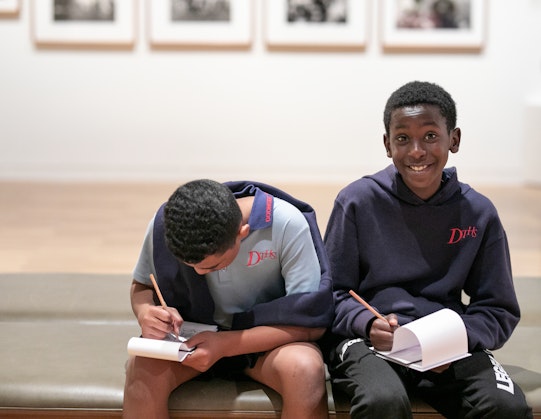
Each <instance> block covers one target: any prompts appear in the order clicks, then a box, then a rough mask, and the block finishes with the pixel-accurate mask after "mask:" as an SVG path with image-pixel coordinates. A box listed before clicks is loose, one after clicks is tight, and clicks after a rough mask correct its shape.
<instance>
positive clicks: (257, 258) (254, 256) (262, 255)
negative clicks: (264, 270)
mask: <svg viewBox="0 0 541 419" xmlns="http://www.w3.org/2000/svg"><path fill="white" fill-rule="evenodd" d="M265 259H276V252H275V251H274V250H265V251H264V252H256V251H255V250H252V251H250V252H248V263H247V264H246V266H255V265H257V264H258V263H259V262H261V261H263V260H265Z"/></svg>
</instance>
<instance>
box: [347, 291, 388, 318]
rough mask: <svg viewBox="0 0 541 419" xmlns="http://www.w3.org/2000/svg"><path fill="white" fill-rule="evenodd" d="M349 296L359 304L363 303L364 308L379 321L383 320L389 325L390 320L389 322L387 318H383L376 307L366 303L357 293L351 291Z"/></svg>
mask: <svg viewBox="0 0 541 419" xmlns="http://www.w3.org/2000/svg"><path fill="white" fill-rule="evenodd" d="M349 294H350V295H351V296H352V297H353V298H355V299H356V300H357V301H358V302H359V303H361V304H362V305H363V306H365V307H366V308H367V309H368V310H369V311H370V313H372V314H373V315H374V316H376V317H377V318H378V319H381V320H383V321H385V322H387V323H389V320H387V319H386V318H385V317H383V316H382V315H381V314H379V313H378V312H377V311H376V309H375V308H374V307H372V306H371V305H370V304H368V303H367V302H366V301H364V300H363V299H362V298H361V297H360V296H359V295H358V294H357V293H356V292H355V291H353V290H349Z"/></svg>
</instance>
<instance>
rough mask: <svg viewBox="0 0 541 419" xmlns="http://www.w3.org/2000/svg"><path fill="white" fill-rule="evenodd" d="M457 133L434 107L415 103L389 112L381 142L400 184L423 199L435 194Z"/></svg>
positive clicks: (457, 146) (458, 133) (458, 138)
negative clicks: (387, 127) (387, 124)
mask: <svg viewBox="0 0 541 419" xmlns="http://www.w3.org/2000/svg"><path fill="white" fill-rule="evenodd" d="M460 134H461V133H460V128H454V129H452V130H451V131H450V132H449V130H448V128H447V121H446V119H445V118H444V117H443V115H442V114H441V112H440V109H439V107H438V106H436V105H427V104H419V105H414V106H405V107H401V108H397V109H395V110H393V111H392V113H391V120H390V124H389V133H388V134H385V135H384V136H383V142H384V144H385V149H386V150H387V156H388V157H390V158H392V159H393V163H394V165H395V166H396V168H397V169H398V172H399V173H400V175H401V176H402V179H403V180H404V183H405V184H406V185H407V186H408V188H410V189H411V191H412V192H413V193H415V194H416V195H417V196H418V197H419V198H421V199H424V200H427V199H429V198H430V197H431V196H432V195H434V194H435V193H436V192H437V191H438V189H439V187H440V185H441V178H442V172H443V169H444V168H445V165H446V164H447V158H448V155H449V151H451V152H452V153H456V152H457V151H458V148H459V145H460Z"/></svg>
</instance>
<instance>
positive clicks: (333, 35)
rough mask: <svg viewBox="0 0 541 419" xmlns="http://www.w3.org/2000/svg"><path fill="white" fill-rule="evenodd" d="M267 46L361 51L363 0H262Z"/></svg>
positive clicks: (364, 19)
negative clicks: (263, 3)
mask: <svg viewBox="0 0 541 419" xmlns="http://www.w3.org/2000/svg"><path fill="white" fill-rule="evenodd" d="M264 7H265V12H264V13H265V18H264V19H265V21H264V24H265V42H266V44H267V47H268V48H269V49H323V50H326V49H328V50H335V49H336V50H364V48H365V46H366V38H367V33H368V30H367V21H368V19H367V14H368V10H367V8H368V4H367V1H366V0H327V1H325V2H323V1H317V0H265V5H264Z"/></svg>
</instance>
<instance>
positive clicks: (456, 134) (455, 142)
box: [449, 128, 462, 153]
mask: <svg viewBox="0 0 541 419" xmlns="http://www.w3.org/2000/svg"><path fill="white" fill-rule="evenodd" d="M461 135H462V132H461V131H460V128H455V129H454V130H452V131H451V146H450V147H449V151H450V152H451V153H457V152H458V149H459V147H460V137H461Z"/></svg>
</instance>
